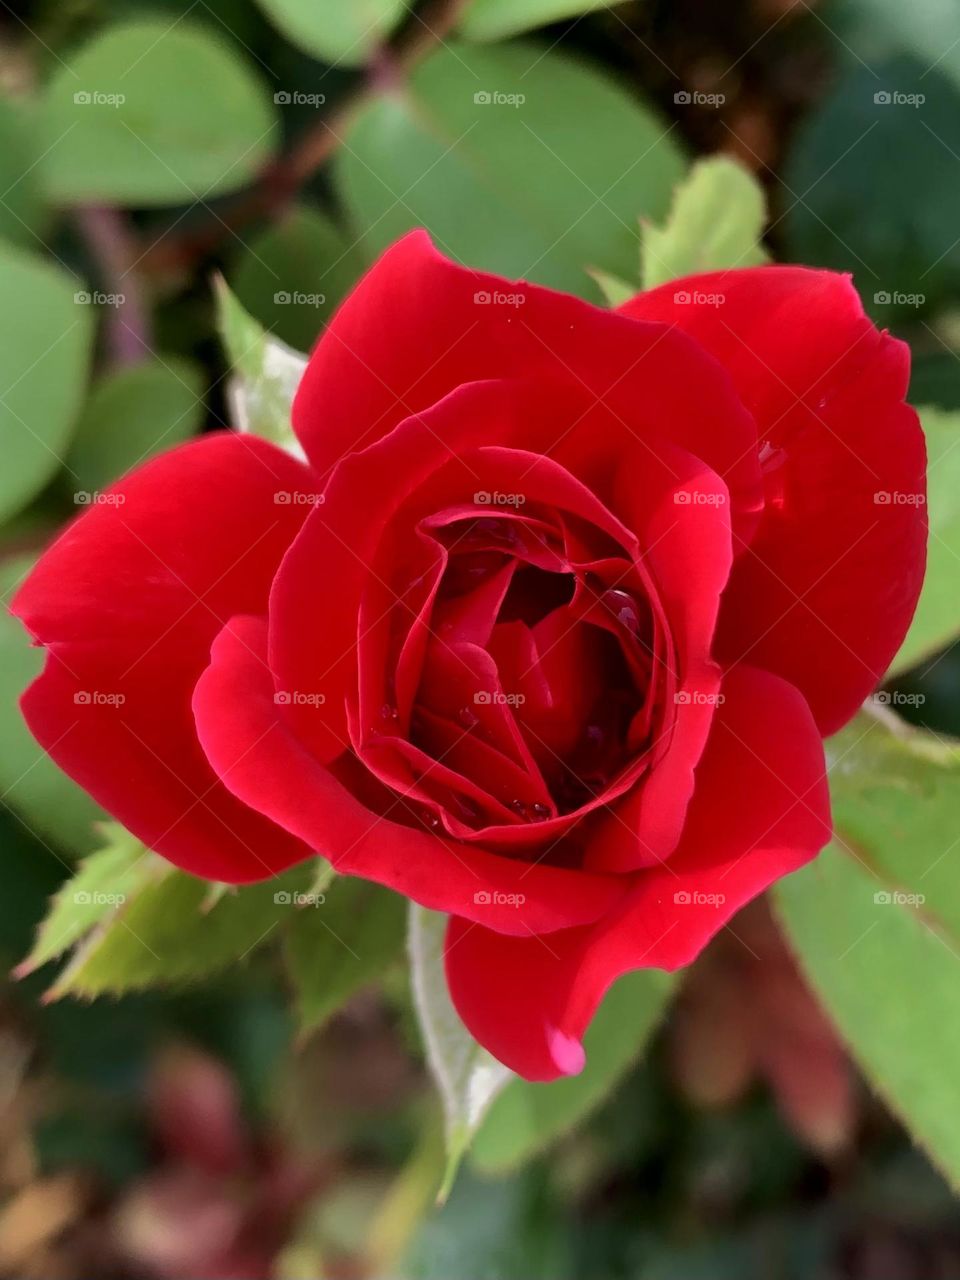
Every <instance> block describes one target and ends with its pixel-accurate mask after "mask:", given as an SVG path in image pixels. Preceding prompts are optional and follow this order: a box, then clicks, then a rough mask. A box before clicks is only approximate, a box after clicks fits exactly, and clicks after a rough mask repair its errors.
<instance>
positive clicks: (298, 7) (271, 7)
mask: <svg viewBox="0 0 960 1280" xmlns="http://www.w3.org/2000/svg"><path fill="white" fill-rule="evenodd" d="M258 2H259V4H260V7H261V8H262V9H263V11H264V13H265V14H266V15H267V16H268V17H269V18H270V19H271V21H272V22H274V23H275V24H276V26H277V27H278V28H279V30H280V31H282V32H283V34H284V35H285V36H286V37H287V39H288V40H289V41H290V42H291V43H292V44H295V45H298V46H299V47H300V48H301V49H305V50H306V51H307V53H312V54H313V55H314V57H317V58H322V59H323V61H324V62H331V63H338V64H341V65H343V66H347V67H359V66H362V65H363V64H364V63H365V62H367V61H368V60H369V58H370V55H371V54H372V53H374V52H375V51H376V49H377V46H378V45H379V44H381V43H382V42H383V41H384V40H385V39H386V37H387V36H388V35H389V34H390V32H391V31H392V30H393V29H394V27H396V26H398V25H399V23H400V20H401V18H403V16H404V14H405V13H406V12H407V0H258Z"/></svg>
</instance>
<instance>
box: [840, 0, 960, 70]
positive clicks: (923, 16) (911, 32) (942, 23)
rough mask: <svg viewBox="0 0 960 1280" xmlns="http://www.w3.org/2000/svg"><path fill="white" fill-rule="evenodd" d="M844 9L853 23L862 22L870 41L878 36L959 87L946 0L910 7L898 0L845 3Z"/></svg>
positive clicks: (952, 15) (953, 18)
mask: <svg viewBox="0 0 960 1280" xmlns="http://www.w3.org/2000/svg"><path fill="white" fill-rule="evenodd" d="M847 7H848V10H849V13H850V15H851V17H852V18H853V19H854V20H856V19H859V20H860V21H861V22H863V24H864V26H865V28H866V30H867V32H868V33H869V34H868V38H869V39H870V41H871V42H873V41H875V40H876V39H877V38H878V35H882V36H883V37H885V38H886V39H888V40H890V41H891V43H893V44H894V45H896V46H897V47H899V48H901V49H903V50H904V51H905V52H909V53H913V54H915V55H916V57H917V59H918V60H919V61H920V62H921V63H922V64H923V66H924V67H933V66H936V67H938V68H939V69H940V70H941V71H942V72H943V73H944V74H945V75H948V76H950V77H951V78H952V80H953V81H954V83H955V84H956V85H957V87H958V88H960V43H958V41H957V10H956V8H955V6H954V5H953V4H952V3H951V2H950V0H915V3H913V4H911V5H904V4H903V3H902V2H901V0H848V6H847ZM858 43H859V42H858ZM865 60H866V61H869V58H867V59H865ZM882 87H883V88H884V89H886V88H890V87H894V86H888V85H886V84H884V85H883V86H882Z"/></svg>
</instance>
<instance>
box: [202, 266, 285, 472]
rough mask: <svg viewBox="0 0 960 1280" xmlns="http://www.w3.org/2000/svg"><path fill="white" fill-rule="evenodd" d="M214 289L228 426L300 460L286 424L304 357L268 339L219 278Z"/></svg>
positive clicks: (278, 341)
mask: <svg viewBox="0 0 960 1280" xmlns="http://www.w3.org/2000/svg"><path fill="white" fill-rule="evenodd" d="M216 290H217V324H218V327H219V330H220V338H221V341H222V343H223V348H224V351H225V352H226V355H227V359H228V360H229V362H230V365H231V367H232V369H233V371H234V373H233V377H232V378H231V379H230V381H229V383H228V384H227V399H228V401H229V403H230V409H231V412H232V414H233V425H234V426H235V427H237V428H238V429H239V430H240V431H251V432H253V434H254V435H257V436H262V437H263V438H264V439H265V440H272V441H273V443H274V444H277V445H279V446H280V447H281V448H282V449H287V450H288V451H289V452H290V453H294V454H296V455H297V456H298V457H301V458H302V457H303V456H304V454H303V450H302V449H301V448H300V444H299V442H298V440H297V438H296V436H295V435H294V434H293V427H292V425H291V422H290V406H291V405H292V403H293V396H294V392H295V391H296V389H297V387H298V386H299V384H300V379H301V378H302V377H303V371H304V369H306V367H307V357H306V356H304V355H301V354H300V352H299V351H294V350H293V348H292V347H288V346H287V344H286V343H285V342H281V341H280V340H279V339H278V338H271V337H270V335H269V334H268V333H267V332H266V330H265V329H264V328H263V326H262V325H261V324H259V323H258V322H257V321H256V320H254V318H253V316H251V315H249V314H248V312H246V311H245V310H244V309H243V307H242V306H241V305H240V303H239V302H238V301H237V299H236V298H235V297H234V296H233V294H232V293H231V292H230V290H229V288H228V287H227V285H226V284H225V282H224V281H223V280H222V279H221V278H219V277H218V278H217V280H216Z"/></svg>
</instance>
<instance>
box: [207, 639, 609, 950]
mask: <svg viewBox="0 0 960 1280" xmlns="http://www.w3.org/2000/svg"><path fill="white" fill-rule="evenodd" d="M266 649H267V632H266V626H265V624H264V621H263V619H261V618H234V619H233V621H232V622H231V623H230V625H229V626H228V627H224V629H223V631H222V632H221V633H220V635H219V636H218V637H217V639H216V641H215V642H214V645H213V649H212V652H211V660H210V666H209V667H208V668H207V670H206V671H205V672H204V674H203V676H202V677H201V678H200V680H199V681H198V683H197V688H196V691H195V693H194V699H193V705H194V711H195V714H196V719H197V731H198V733H199V736H200V740H201V742H202V743H203V747H204V750H205V751H206V753H207V756H208V757H209V759H210V761H211V763H212V764H213V767H214V769H215V770H216V772H217V774H218V775H219V776H220V777H221V778H222V779H223V782H224V785H225V786H227V787H229V788H230V789H231V791H232V792H233V793H234V795H236V796H238V797H239V798H240V799H242V800H243V801H244V802H245V803H247V804H250V805H252V806H254V807H255V808H257V809H258V810H260V811H261V812H262V813H265V814H267V815H268V816H269V817H270V818H272V819H273V820H274V821H275V822H277V823H279V824H280V825H281V826H282V827H285V828H286V829H287V830H288V831H290V832H292V833H293V834H294V835H296V836H298V837H300V838H301V839H302V840H305V841H306V842H307V843H309V844H310V845H311V846H312V847H313V848H315V849H316V850H317V851H318V852H320V853H322V854H324V855H325V856H326V857H328V858H329V859H330V861H331V862H332V863H333V865H334V866H335V867H336V868H337V870H338V871H341V872H343V873H344V874H346V875H356V876H363V877H364V878H365V879H367V880H376V881H378V882H379V883H380V884H384V885H386V886H387V887H388V888H391V889H396V890H397V892H398V893H402V894H404V895H405V896H406V897H408V898H413V899H414V901H415V902H420V903H422V904H423V906H425V907H432V908H434V909H436V910H439V911H455V912H456V913H457V914H458V915H462V916H465V917H467V918H470V919H475V920H483V921H484V922H485V923H486V924H488V925H489V926H490V927H491V928H493V929H503V930H504V931H505V932H508V933H521V934H529V933H531V932H549V931H550V930H553V929H560V928H564V927H568V926H570V925H571V924H574V923H576V924H583V923H585V922H589V921H593V920H596V919H598V917H600V916H601V915H603V914H604V913H605V912H607V911H609V910H611V909H612V908H613V907H615V906H616V905H617V903H619V902H620V901H621V900H622V898H623V896H624V893H625V890H626V887H627V886H626V884H625V882H624V880H623V878H622V877H618V876H602V875H589V874H587V873H584V872H579V871H567V870H563V869H561V868H557V867H550V866H546V865H545V864H543V863H541V864H539V865H531V864H529V863H524V862H519V861H516V860H513V859H510V858H501V857H498V856H497V855H496V854H491V853H486V852H485V851H482V850H479V849H475V848H473V849H471V848H468V847H467V846H465V845H460V844H456V843H455V842H453V841H450V840H445V839H443V838H442V837H440V836H438V835H434V834H432V833H431V832H428V831H425V830H417V829H415V828H413V827H407V826H401V825H400V824H399V823H397V822H392V821H390V818H389V816H387V815H383V816H378V815H377V814H375V813H373V812H371V810H369V809H367V808H365V807H364V806H363V805H362V804H361V803H360V802H359V801H358V800H357V799H355V797H354V796H353V795H352V794H351V793H350V792H349V791H348V790H347V789H346V788H345V787H343V786H342V785H341V784H340V783H339V782H338V781H337V780H336V779H335V778H334V777H333V775H332V774H331V773H330V771H329V770H328V769H326V768H324V767H323V765H321V764H320V762H319V761H318V760H317V759H316V758H315V757H313V756H311V755H310V754H309V752H308V751H307V750H306V749H305V747H304V746H303V745H302V744H301V743H300V742H299V741H298V740H297V739H296V737H294V735H293V733H292V732H291V731H290V729H289V727H288V725H287V722H286V720H281V718H280V717H279V715H278V709H277V706H276V704H275V703H274V700H273V680H272V678H271V676H270V672H269V670H268V669H267V667H266V664H265V662H264V657H265V654H266ZM395 809H396V813H397V815H398V816H401V815H402V816H404V817H409V816H410V810H409V808H407V807H406V806H405V805H404V802H403V801H402V800H399V799H398V800H397V802H396V805H395ZM511 895H519V896H520V897H521V898H522V899H523V901H522V902H521V904H520V905H519V906H517V905H513V903H512V901H511V902H507V901H505V900H504V899H505V898H506V897H510V896H511Z"/></svg>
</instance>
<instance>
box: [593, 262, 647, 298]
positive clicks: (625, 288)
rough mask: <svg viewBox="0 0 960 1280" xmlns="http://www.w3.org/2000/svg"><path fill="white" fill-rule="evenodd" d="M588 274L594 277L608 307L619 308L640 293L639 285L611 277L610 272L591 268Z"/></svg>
mask: <svg viewBox="0 0 960 1280" xmlns="http://www.w3.org/2000/svg"><path fill="white" fill-rule="evenodd" d="M587 274H588V275H590V276H592V277H593V279H594V280H596V282H597V284H598V285H599V286H600V292H601V293H602V294H603V297H604V300H605V301H606V303H607V304H608V306H611V307H619V306H621V305H622V304H623V303H624V302H629V301H630V299H631V298H632V297H633V296H634V294H637V293H639V292H640V286H639V284H630V282H629V281H627V280H621V279H620V277H619V276H613V275H611V274H610V272H609V271H598V270H597V269H596V268H595V267H591V268H590V269H589V271H588V273H587Z"/></svg>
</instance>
